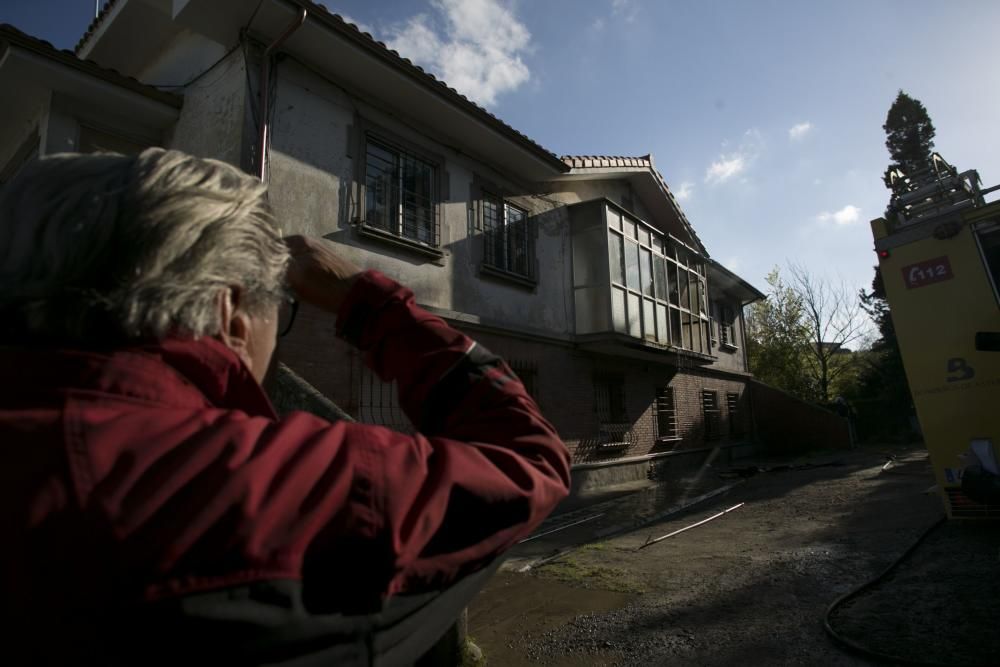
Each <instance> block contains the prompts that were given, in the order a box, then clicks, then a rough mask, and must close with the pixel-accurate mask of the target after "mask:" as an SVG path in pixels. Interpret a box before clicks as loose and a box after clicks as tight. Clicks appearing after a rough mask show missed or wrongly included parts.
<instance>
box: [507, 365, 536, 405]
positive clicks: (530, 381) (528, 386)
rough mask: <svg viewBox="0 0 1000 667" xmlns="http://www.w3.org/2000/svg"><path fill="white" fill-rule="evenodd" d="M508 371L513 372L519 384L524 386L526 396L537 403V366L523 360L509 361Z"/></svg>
mask: <svg viewBox="0 0 1000 667" xmlns="http://www.w3.org/2000/svg"><path fill="white" fill-rule="evenodd" d="M507 364H508V365H509V366H510V369H511V370H512V371H514V374H515V375H517V377H518V379H520V380H521V384H523V385H524V388H525V390H526V391H527V392H528V395H529V396H531V397H532V398H533V399H535V401H536V402H537V401H538V394H537V393H536V391H537V389H538V365H537V364H535V363H534V362H532V361H523V360H518V359H514V360H510V361H508V362H507Z"/></svg>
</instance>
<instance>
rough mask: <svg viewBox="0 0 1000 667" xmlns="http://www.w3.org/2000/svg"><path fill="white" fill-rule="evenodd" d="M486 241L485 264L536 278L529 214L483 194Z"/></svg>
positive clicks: (494, 197) (492, 196) (484, 236)
mask: <svg viewBox="0 0 1000 667" xmlns="http://www.w3.org/2000/svg"><path fill="white" fill-rule="evenodd" d="M483 238H484V244H485V252H484V253H483V261H484V263H485V264H487V265H489V266H492V267H494V268H497V269H502V270H503V271H509V272H510V273H516V274H518V275H521V276H524V277H526V278H533V277H534V263H533V262H532V261H531V246H530V236H529V234H528V212H527V211H525V210H523V209H520V208H518V207H516V206H514V205H513V204H510V203H508V202H504V201H502V200H501V199H500V198H499V197H496V196H495V195H490V194H485V195H483Z"/></svg>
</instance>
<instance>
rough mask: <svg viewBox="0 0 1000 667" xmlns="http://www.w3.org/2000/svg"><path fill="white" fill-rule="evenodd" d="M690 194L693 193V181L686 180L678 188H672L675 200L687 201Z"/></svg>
mask: <svg viewBox="0 0 1000 667" xmlns="http://www.w3.org/2000/svg"><path fill="white" fill-rule="evenodd" d="M692 194H694V183H690V182H688V181H684V182H683V183H681V185H680V187H679V188H677V189H676V190H674V197H676V198H677V201H687V200H688V199H691V195H692Z"/></svg>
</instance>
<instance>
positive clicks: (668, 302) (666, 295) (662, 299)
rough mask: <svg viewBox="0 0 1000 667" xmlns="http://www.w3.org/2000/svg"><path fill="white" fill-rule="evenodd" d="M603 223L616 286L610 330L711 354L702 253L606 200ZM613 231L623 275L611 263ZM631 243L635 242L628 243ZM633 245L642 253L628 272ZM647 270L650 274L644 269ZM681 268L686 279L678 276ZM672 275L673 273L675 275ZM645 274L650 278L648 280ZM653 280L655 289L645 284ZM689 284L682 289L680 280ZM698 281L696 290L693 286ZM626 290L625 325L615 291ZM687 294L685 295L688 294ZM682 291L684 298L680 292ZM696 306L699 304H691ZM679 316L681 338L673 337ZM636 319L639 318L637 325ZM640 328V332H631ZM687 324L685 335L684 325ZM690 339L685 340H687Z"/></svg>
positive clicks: (611, 277) (611, 284) (612, 283)
mask: <svg viewBox="0 0 1000 667" xmlns="http://www.w3.org/2000/svg"><path fill="white" fill-rule="evenodd" d="M604 216H605V226H606V227H607V234H608V240H607V247H608V262H609V289H611V291H612V298H611V308H612V312H611V319H610V321H611V330H612V331H615V332H616V333H621V334H625V335H628V336H631V337H633V338H638V339H639V340H642V341H645V342H650V343H654V344H657V345H669V346H673V347H676V348H679V349H682V350H685V351H687V352H693V353H695V354H701V355H705V356H711V349H712V347H711V342H710V340H711V327H710V321H711V318H710V316H709V312H708V309H709V307H708V278H707V275H706V274H707V270H706V267H705V263H704V258H703V257H701V255H700V254H699V253H698V252H697V251H696V250H694V249H693V248H691V247H689V246H687V245H686V244H684V243H683V242H682V241H679V240H678V239H676V238H674V237H673V236H672V235H670V234H665V233H663V232H661V231H659V230H658V229H656V228H655V227H652V226H651V225H648V224H646V223H645V222H643V221H642V220H640V219H639V218H638V217H636V216H634V215H633V214H631V213H629V212H627V211H625V210H622V209H619V208H617V207H615V206H613V205H612V203H610V202H608V203H606V204H605V206H604ZM612 236H615V237H618V247H620V248H621V252H620V254H619V257H618V260H619V261H620V262H621V268H622V278H623V280H622V281H618V280H617V279H616V278H615V271H614V270H613V267H612V265H611V262H612V259H611V249H612V246H613V245H614V244H613V243H612V241H611V239H612ZM630 244H631V245H630ZM633 246H635V250H636V255H637V257H638V260H637V261H638V266H637V268H636V271H635V272H634V274H632V273H630V272H629V268H630V267H629V252H630V251H631V250H632V249H633ZM646 257H649V268H647V269H646V270H645V271H644V270H643V262H644V260H645V258H646ZM661 261H662V263H663V276H662V278H661V280H660V281H659V282H660V283H661V290H659V291H657V289H656V287H657V282H658V281H657V276H658V275H659V270H658V266H659V262H661ZM646 273H649V275H648V276H646V275H645V274H646ZM681 274H683V275H684V280H683V281H681V280H680V279H679V276H680V275H681ZM672 276H673V277H674V279H672ZM644 277H646V278H648V281H644V279H643V278H644ZM632 278H637V280H636V281H635V282H636V283H637V284H636V285H633V284H632V283H633V280H632ZM646 282H648V283H649V285H651V291H652V293H651V294H650V293H648V292H647V290H646V287H647V284H645V283H646ZM682 282H683V284H684V285H685V286H686V289H684V290H683V294H682V290H681V289H680V284H681V283H682ZM692 285H694V287H695V288H694V290H693V291H692V290H691V286H692ZM616 292H618V293H621V294H622V297H621V298H622V299H623V300H624V306H623V308H624V327H623V328H622V329H619V328H617V327H616V322H617V319H616V314H615V311H614V308H615V303H616V299H615V294H616ZM684 295H686V296H684ZM682 297H683V298H682ZM630 304H632V305H634V304H638V313H637V316H636V317H635V318H631V317H630V315H631V305H630ZM647 305H648V306H650V307H651V308H652V313H653V317H652V320H653V321H652V332H653V335H652V337H651V336H650V333H649V329H648V328H647V326H646V320H647V319H649V318H648V317H647V315H648V313H649V311H648V309H647ZM692 306H695V307H696V308H695V309H692ZM661 307H662V308H663V309H664V310H665V314H666V318H665V320H664V321H663V323H662V324H663V326H664V332H663V334H664V335H663V336H661V335H660V331H659V327H660V324H661V323H660V317H659V308H661ZM675 317H676V321H677V331H678V332H679V339H678V337H675V335H674V333H675V329H674V318H675ZM633 320H634V321H635V322H637V324H636V325H635V327H633ZM636 327H637V328H638V335H636V334H635V333H633V331H634V329H635V328H636ZM685 329H686V330H687V336H686V337H685V335H684V331H685ZM696 330H697V332H698V334H697V337H698V345H697V346H696V345H694V337H693V336H692V334H693V333H694V332H695V331H696ZM685 341H686V342H685Z"/></svg>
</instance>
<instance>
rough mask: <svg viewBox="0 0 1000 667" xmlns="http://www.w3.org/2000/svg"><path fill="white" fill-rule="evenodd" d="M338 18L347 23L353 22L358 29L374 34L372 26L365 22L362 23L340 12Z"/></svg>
mask: <svg viewBox="0 0 1000 667" xmlns="http://www.w3.org/2000/svg"><path fill="white" fill-rule="evenodd" d="M340 18H342V19H344V20H345V21H347V22H348V23H353V24H354V25H356V26H358V30H360V31H361V32H367V33H368V34H369V35H374V34H375V29H374V28H372V27H371V26H370V25H368V24H367V23H362V22H361V21H355V20H354V19H352V18H351V17H350V16H348V15H347V14H341V15H340Z"/></svg>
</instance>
